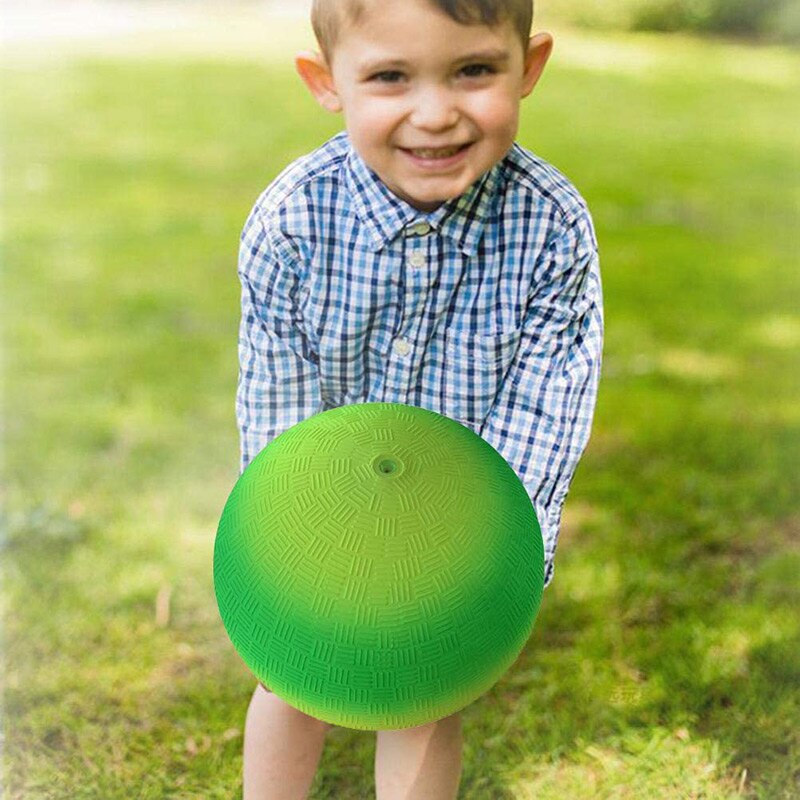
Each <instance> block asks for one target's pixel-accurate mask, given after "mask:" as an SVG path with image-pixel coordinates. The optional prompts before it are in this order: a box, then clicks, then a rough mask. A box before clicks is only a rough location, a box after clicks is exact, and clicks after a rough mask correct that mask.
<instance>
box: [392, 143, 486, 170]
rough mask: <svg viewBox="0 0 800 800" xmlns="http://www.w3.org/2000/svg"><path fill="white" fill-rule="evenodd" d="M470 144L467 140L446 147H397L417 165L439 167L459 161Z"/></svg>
mask: <svg viewBox="0 0 800 800" xmlns="http://www.w3.org/2000/svg"><path fill="white" fill-rule="evenodd" d="M472 144H473V143H472V142H467V143H466V144H454V145H450V146H448V147H413V148H410V147H401V148H399V149H400V150H401V151H402V152H403V153H405V154H406V155H407V156H409V157H410V158H411V159H412V161H414V163H415V164H417V165H418V166H422V167H439V168H441V167H449V166H451V165H453V164H456V163H457V162H458V161H460V160H461V158H462V157H463V156H464V154H465V153H466V152H467V150H468V149H469V148H470V147H471V146H472Z"/></svg>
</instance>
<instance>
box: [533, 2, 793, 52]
mask: <svg viewBox="0 0 800 800" xmlns="http://www.w3.org/2000/svg"><path fill="white" fill-rule="evenodd" d="M545 3H546V4H547V5H546V6H545ZM541 5H542V7H543V8H542V10H543V11H544V10H546V11H547V12H548V13H549V12H551V11H552V14H553V16H556V17H560V18H563V19H566V20H568V21H570V22H573V23H575V24H577V25H581V26H585V27H592V28H620V29H623V30H654V31H694V32H696V33H703V34H717V35H727V36H737V37H744V38H748V39H753V40H758V41H770V42H783V43H788V44H795V45H797V44H800V1H799V0H542V3H541Z"/></svg>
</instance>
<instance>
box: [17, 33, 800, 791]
mask: <svg viewBox="0 0 800 800" xmlns="http://www.w3.org/2000/svg"><path fill="white" fill-rule="evenodd" d="M560 41H561V49H560V50H559V49H557V50H556V56H555V57H554V61H553V63H552V64H551V66H550V67H548V72H547V74H546V76H545V78H544V79H543V81H542V84H541V86H540V87H539V88H537V90H536V92H535V93H534V96H533V97H532V98H531V99H530V100H529V101H527V103H526V105H525V106H524V112H523V117H522V126H521V131H520V136H519V139H520V141H521V142H522V143H523V144H525V145H527V146H529V147H531V148H532V149H534V150H535V151H536V152H537V153H539V154H540V155H542V156H544V157H545V158H547V159H548V160H550V161H551V162H552V163H554V164H555V165H556V166H558V167H559V168H560V169H562V170H563V171H564V172H565V173H566V174H567V175H569V176H570V177H571V178H572V179H573V180H574V181H575V182H576V184H577V185H578V186H579V188H580V189H581V191H582V192H583V194H584V195H585V196H586V198H587V200H588V201H589V205H590V207H591V209H592V210H593V213H594V218H595V223H596V226H597V231H598V236H599V240H600V244H601V251H602V264H603V276H604V290H605V298H606V322H607V337H606V356H605V365H604V375H603V381H602V386H601V393H600V398H599V403H598V408H597V416H596V423H595V428H594V434H593V438H592V442H591V444H590V447H589V449H588V451H587V454H586V456H585V457H584V460H583V462H582V463H581V466H580V467H579V470H578V473H577V475H576V478H575V481H574V483H573V487H572V490H571V494H570V498H569V500H568V503H567V510H566V513H565V521H564V530H563V534H562V541H561V544H560V548H559V553H558V558H557V565H556V577H555V580H554V583H553V585H552V586H551V588H549V589H548V590H547V593H546V595H545V601H544V604H543V607H542V611H541V614H540V618H539V621H538V623H537V627H536V630H535V632H534V634H533V636H532V638H531V641H530V643H529V644H528V646H527V647H526V649H525V650H524V652H523V654H522V655H521V656H520V659H519V661H518V662H517V664H516V665H515V666H514V667H513V669H511V670H510V671H509V672H508V673H507V675H506V676H505V677H504V678H503V679H502V680H501V681H500V682H499V683H498V684H497V685H496V686H495V687H494V688H493V689H492V690H491V691H490V692H488V693H487V694H486V695H485V696H484V697H482V698H481V699H480V700H478V701H477V702H476V703H474V704H473V705H471V706H470V707H469V708H468V709H466V711H465V713H464V719H465V739H466V745H465V755H464V774H463V780H462V791H461V795H460V796H461V797H462V798H471V799H473V800H484V799H485V798H491V799H494V798H499V799H502V798H521V799H522V800H526V799H527V798H537V800H539V799H540V798H541V799H542V800H547V799H548V798H551V799H552V798H564V797H568V798H574V799H575V800H581V799H582V798H587V799H588V798H592V799H593V798H609V799H610V798H632V799H633V798H637V799H638V798H643V797H646V798H653V799H654V800H660V798H740V797H741V798H770V799H771V798H790V797H794V796H796V795H797V792H798V791H800V789H799V788H798V781H799V780H800V741H799V740H798V739H799V737H798V733H797V731H798V726H797V721H798V719H800V692H799V690H798V687H799V686H800V635H799V633H800V625H799V624H798V617H797V608H798V601H799V600H800V592H799V591H798V582H797V575H798V574H800V546H798V542H799V541H800V539H799V537H798V534H799V533H800V511H799V510H798V507H797V497H798V485H797V463H798V456H800V441H799V440H798V439H799V437H798V430H799V429H800V426H799V425H798V422H800V419H799V417H800V413H799V412H798V404H797V396H798V389H800V380H798V375H800V370H798V366H800V365H799V364H798V358H797V348H798V346H799V345H800V315H798V311H797V309H798V300H800V297H799V296H798V290H799V289H800V286H799V285H798V278H797V275H798V270H797V266H798V265H797V253H798V244H800V241H799V237H798V224H797V223H798V219H797V211H798V201H800V191H798V189H799V186H798V180H797V175H798V167H800V163H798V162H799V161H800V159H798V151H797V147H796V124H797V119H798V98H800V92H798V89H799V88H800V57H799V56H798V55H797V54H792V53H789V52H787V51H783V50H780V49H775V48H760V49H758V50H755V49H748V48H746V47H743V46H741V45H730V44H720V43H708V42H702V43H701V42H697V41H695V40H692V39H687V38H662V37H659V36H644V35H641V36H615V37H610V36H609V37H603V38H595V37H588V36H581V37H577V36H574V35H567V36H565V37H563V38H562V39H561V40H560ZM3 80H4V86H3V95H4V110H3V137H4V151H5V160H6V164H5V173H6V174H5V178H6V180H5V184H6V186H5V195H4V200H3V216H4V220H3V222H4V245H3V247H4V259H5V263H6V264H7V265H8V266H7V269H6V270H5V276H4V281H5V286H4V296H5V297H6V298H7V300H6V302H5V308H4V312H3V318H4V323H3V324H4V336H5V343H6V344H5V347H4V351H5V352H4V361H5V363H4V370H5V372H6V374H7V375H8V376H9V377H10V378H11V380H9V381H7V382H6V391H5V411H4V424H5V431H4V449H5V453H4V456H5V471H6V489H5V492H4V499H5V505H6V514H5V523H6V534H5V537H4V540H3V543H2V548H3V553H2V558H3V564H4V568H3V589H4V592H3V651H4V661H5V664H4V670H3V673H4V674H3V680H4V687H3V698H4V699H3V704H4V709H3V710H4V727H5V732H4V737H5V742H4V750H5V752H4V760H5V765H4V774H5V777H4V783H5V788H6V792H7V797H8V798H9V800H17V798H23V797H24V798H31V799H33V798H72V799H73V800H84V798H102V800H115V799H116V798H126V799H129V798H132V797H136V798H141V800H146V799H147V798H166V797H169V798H180V799H183V798H209V799H213V798H230V797H231V796H236V793H237V791H238V787H239V785H240V784H239V780H240V779H239V774H240V768H241V761H240V759H241V745H242V740H241V733H242V725H243V720H244V712H245V709H246V706H247V702H248V698H249V695H250V693H251V692H252V689H253V680H252V678H251V677H250V676H249V675H248V673H247V671H246V669H245V668H244V666H243V665H242V664H241V662H240V661H239V659H238V657H237V656H236V654H235V653H234V652H233V650H232V647H231V645H230V643H229V641H228V639H227V637H226V635H225V632H224V630H223V628H222V626H221V623H220V621H219V618H218V615H217V611H216V606H215V602H214V595H213V586H212V581H211V554H212V548H213V539H214V534H215V528H216V523H217V520H218V517H219V513H220V512H221V509H222V505H223V503H224V501H225V499H226V497H227V494H228V492H229V490H230V488H231V487H232V485H233V482H234V480H235V478H236V474H237V465H238V453H237V446H238V441H237V435H236V430H235V424H234V418H233V393H234V389H235V382H236V369H237V367H236V350H235V348H236V329H237V323H238V284H237V281H236V274H235V258H236V248H237V240H238V234H239V231H240V229H241V225H242V223H243V221H244V218H245V216H246V214H247V212H248V211H249V208H250V206H251V204H252V202H253V200H254V199H255V197H256V195H257V194H258V193H259V192H260V191H261V189H262V188H263V187H264V186H265V185H266V183H267V182H268V181H269V180H270V179H271V178H272V177H273V176H274V175H275V174H277V172H278V171H279V170H280V169H281V168H282V167H283V166H284V165H285V164H286V163H287V162H288V161H290V160H291V159H292V158H294V157H296V156H298V155H299V154H301V153H304V152H307V151H308V150H310V149H312V148H313V147H315V146H316V145H317V144H319V143H320V142H321V141H323V140H324V139H325V138H326V137H327V136H328V135H330V134H332V133H333V132H334V131H336V130H338V126H339V119H338V118H335V117H325V116H321V115H320V114H319V112H318V110H317V109H316V107H315V106H314V104H313V102H312V101H311V100H310V99H309V98H308V97H307V96H306V95H305V94H304V93H303V92H302V91H301V88H300V85H299V83H298V81H297V79H296V78H295V77H294V76H293V74H292V73H291V71H290V70H289V68H288V67H287V66H286V65H285V64H278V63H274V62H273V61H271V60H270V59H268V58H263V57H258V56H257V55H256V54H254V53H250V52H248V53H247V54H246V55H243V56H241V57H238V58H237V57H236V54H235V53H230V52H226V53H224V54H215V55H214V56H213V57H210V56H209V57H207V58H203V57H201V56H200V55H198V54H196V53H194V54H185V55H184V56H183V57H182V58H180V59H178V58H158V57H154V56H153V54H151V53H148V54H137V53H135V52H134V53H130V52H128V53H126V54H125V57H115V56H114V55H113V54H109V53H95V54H93V55H91V56H88V57H87V56H84V57H79V56H78V55H76V54H71V55H70V56H69V57H68V58H67V57H64V58H55V57H53V58H49V59H47V58H45V59H36V58H34V59H30V58H26V59H23V58H18V59H6V64H5V67H4V76H3ZM373 757H374V736H373V735H370V734H368V733H363V732H357V731H348V730H344V729H336V730H334V731H333V732H332V733H331V734H330V736H329V739H328V744H327V746H326V750H325V753H324V756H323V761H322V765H321V768H320V772H319V774H318V776H317V780H316V782H315V785H314V791H313V797H314V798H316V799H317V800H320V799H321V798H337V800H348V799H351V798H352V799H355V798H364V797H370V796H372V793H373V777H372V759H373Z"/></svg>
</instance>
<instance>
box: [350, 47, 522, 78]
mask: <svg viewBox="0 0 800 800" xmlns="http://www.w3.org/2000/svg"><path fill="white" fill-rule="evenodd" d="M510 58H511V55H510V54H509V52H508V50H502V49H500V48H492V49H491V50H479V51H477V52H475V53H469V54H467V55H465V56H461V57H460V58H457V59H456V60H455V61H454V62H453V63H455V64H465V63H467V62H475V61H480V62H486V61H489V62H492V63H500V62H505V61H508V60H509V59H510ZM407 66H408V62H407V61H404V60H403V59H402V58H388V59H383V58H378V59H375V60H373V61H366V62H364V63H363V64H362V65H361V70H362V71H363V72H378V71H379V70H390V69H402V68H403V67H407Z"/></svg>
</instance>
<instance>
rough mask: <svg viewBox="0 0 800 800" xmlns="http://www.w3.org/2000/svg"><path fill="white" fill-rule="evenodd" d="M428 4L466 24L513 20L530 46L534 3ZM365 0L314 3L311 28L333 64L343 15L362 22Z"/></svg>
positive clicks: (475, 0) (468, 0) (440, 0)
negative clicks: (333, 55)
mask: <svg viewBox="0 0 800 800" xmlns="http://www.w3.org/2000/svg"><path fill="white" fill-rule="evenodd" d="M428 2H429V3H430V4H431V5H432V6H434V7H436V8H438V9H440V10H441V11H443V12H444V13H445V14H447V16H448V17H450V18H451V19H454V20H455V21H456V22H460V23H461V24H462V25H497V24H499V23H501V22H505V21H506V20H508V21H510V22H511V24H512V25H513V26H514V29H515V30H516V32H517V33H518V34H519V37H520V39H521V40H522V46H523V47H527V46H528V38H529V36H530V32H531V23H532V22H533V0H428ZM364 6H365V3H364V0H313V4H312V6H311V25H312V26H313V28H314V33H315V35H316V37H317V42H319V46H320V48H321V49H322V52H323V53H324V54H325V58H327V59H328V61H329V62H330V60H331V54H332V52H333V48H334V47H335V46H336V41H337V39H338V36H339V31H340V30H341V24H342V14H344V15H345V17H346V19H347V21H348V22H358V20H359V19H360V17H361V16H362V14H363V13H364V10H365V9H364Z"/></svg>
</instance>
